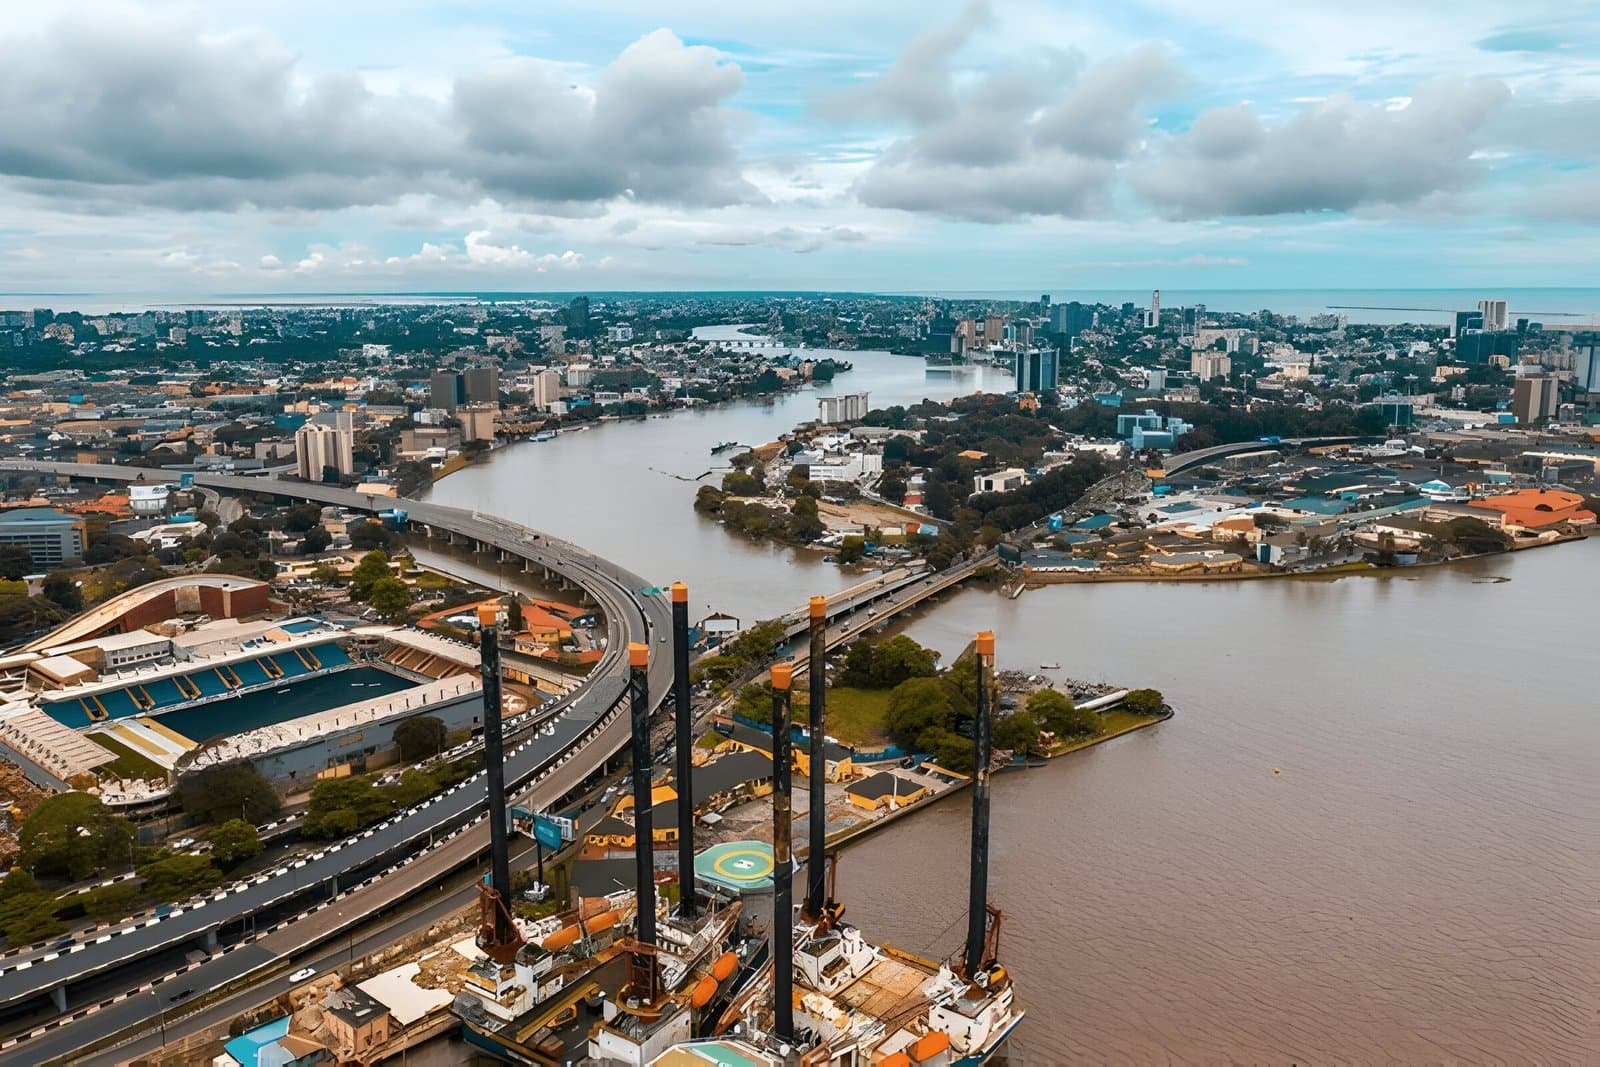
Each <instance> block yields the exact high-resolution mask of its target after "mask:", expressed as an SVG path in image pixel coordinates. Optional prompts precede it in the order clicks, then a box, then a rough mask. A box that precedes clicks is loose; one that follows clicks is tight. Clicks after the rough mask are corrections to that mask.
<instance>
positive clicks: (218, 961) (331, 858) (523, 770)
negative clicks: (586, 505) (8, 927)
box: [0, 461, 672, 1062]
mask: <svg viewBox="0 0 1600 1067" xmlns="http://www.w3.org/2000/svg"><path fill="white" fill-rule="evenodd" d="M3 466H4V467H7V468H11V469H25V470H35V471H46V472H49V473H56V474H66V475H71V476H75V477H85V478H95V477H98V478H114V479H118V480H122V481H131V480H135V479H136V478H137V477H138V476H139V475H141V474H142V475H143V476H144V477H145V478H146V479H147V480H167V477H169V476H164V475H163V473H162V472H154V471H136V470H132V469H130V468H125V467H107V466H100V465H95V464H57V463H40V462H22V461H8V462H6V463H4V464H3ZM173 480H175V478H174V479H173ZM195 480H196V483H197V484H201V485H205V486H207V487H210V488H216V489H224V490H229V491H235V492H254V493H269V492H270V493H276V494H279V495H284V496H290V497H294V498H299V499H310V500H315V501H318V502H321V503H328V504H337V505H341V506H344V507H349V508H354V509H360V510H372V511H375V510H382V509H387V508H393V507H399V508H403V509H404V510H406V511H407V512H408V513H409V515H410V518H411V520H412V521H413V522H420V523H424V524H426V525H428V526H430V527H433V528H435V529H439V530H448V531H452V532H454V533H456V534H458V535H461V536H465V537H468V538H471V539H472V540H474V541H478V542H480V543H482V544H486V545H489V546H492V547H494V548H497V549H501V550H503V551H506V552H508V553H511V554H514V555H516V556H519V557H521V558H524V559H527V560H530V561H531V562H533V563H535V564H538V565H540V566H544V567H548V568H549V569H550V570H552V571H555V572H557V573H559V574H561V575H562V576H563V577H565V578H566V579H567V580H569V581H571V582H573V583H575V584H576V585H578V586H579V588H581V589H583V590H584V592H585V593H587V594H588V595H589V596H590V597H592V598H593V599H594V600H595V602H596V603H597V605H598V606H599V607H600V608H601V610H602V611H603V613H604V614H605V617H606V624H607V635H608V647H607V652H606V655H605V656H604V657H603V658H602V659H601V661H600V663H599V664H597V665H596V667H595V669H594V671H593V672H592V673H591V674H590V676H589V677H588V679H586V681H585V682H584V684H583V685H582V686H580V687H579V688H578V689H577V690H575V691H574V692H573V693H572V694H569V695H568V697H566V698H564V702H563V704H562V705H561V707H560V710H559V712H558V713H557V714H556V715H555V717H554V719H553V720H552V721H551V722H550V724H549V725H548V726H547V727H546V728H545V730H544V731H541V732H540V734H539V736H536V737H534V738H532V739H529V740H526V741H522V742H520V743H518V744H517V745H516V746H515V747H514V748H513V749H511V750H510V751H509V752H508V753H507V761H506V781H507V786H508V788H509V789H510V790H511V791H513V792H516V791H519V790H522V789H525V788H526V787H527V786H528V785H530V784H531V783H532V782H533V781H534V780H535V778H536V777H537V776H541V775H542V776H544V778H545V780H548V781H551V782H554V781H556V780H573V784H576V783H577V782H578V781H581V780H582V778H583V777H585V776H586V775H587V774H588V773H590V772H592V771H593V770H594V769H596V768H598V767H599V766H601V765H602V764H603V762H604V761H605V759H606V758H607V757H608V756H609V755H610V754H611V753H612V752H613V751H615V750H616V748H617V747H620V745H621V744H622V742H623V741H624V740H625V739H626V737H627V729H626V725H625V722H623V720H625V716H617V717H615V718H612V719H610V720H608V721H606V722H600V720H602V719H604V718H605V717H606V716H607V715H608V713H609V712H610V711H611V710H612V709H613V708H614V707H615V706H616V705H617V704H618V702H619V701H621V700H622V699H623V698H624V697H625V691H626V671H627V666H626V645H627V643H628V641H629V640H640V639H644V640H648V641H650V642H651V648H652V662H651V666H650V671H649V683H650V695H651V702H652V705H654V704H656V703H659V701H660V700H661V699H662V698H663V697H664V696H665V695H666V693H667V691H668V689H669V688H670V685H671V673H672V667H671V657H670V655H668V654H667V649H666V646H665V644H664V642H665V640H666V636H667V634H668V633H669V632H670V625H671V614H670V607H669V605H668V604H667V602H666V600H665V599H664V598H662V597H659V596H645V595H643V593H642V590H643V589H644V588H645V587H646V583H645V581H644V580H643V579H642V578H640V577H639V576H637V575H634V574H632V573H630V572H628V571H626V570H623V569H622V568H620V567H617V566H616V565H614V564H611V563H609V562H607V561H605V560H601V559H599V558H598V557H595V556H593V555H591V554H589V553H587V552H585V551H583V550H582V549H580V548H578V547H577V546H575V545H572V544H570V543H568V542H564V541H558V540H555V539H551V538H548V537H546V536H544V535H542V534H539V533H536V532H534V531H531V530H528V529H526V528H525V527H520V526H517V525H515V524H512V523H507V522H503V521H501V520H498V519H493V518H487V517H484V516H481V515H477V514H474V513H471V512H467V511H464V510H462V509H459V508H449V507H444V506H441V505H436V504H429V503H426V502H422V501H410V500H396V499H393V498H385V497H371V496H367V495H365V494H360V493H355V492H353V491H350V490H345V489H340V488H338V487H335V486H322V485H314V484H309V483H307V484H301V483H288V482H282V483H280V482H276V481H269V480H265V479H260V478H239V477H233V476H219V475H199V476H197V477H196V479H195ZM619 725H620V726H621V729H620V730H619V729H618V727H619ZM580 771H581V772H582V773H579V772H580ZM551 788H554V786H553V784H552V786H551ZM482 790H483V780H482V776H481V774H480V775H479V776H477V777H475V778H473V779H471V780H469V781H467V782H465V783H462V785H460V786H458V787H456V788H455V789H454V790H452V791H450V792H448V793H446V794H443V795H441V796H439V797H436V798H434V799H433V800H431V801H429V802H428V803H426V804H424V805H422V806H419V807H418V808H415V809H411V810H409V811H407V812H404V813H401V814H399V815H396V816H394V817H393V818H391V819H389V820H386V821H385V822H384V823H381V824H379V825H378V826H376V827H373V828H371V829H369V830H367V831H364V832H363V833H362V834H361V835H359V836H357V837H354V838H351V839H349V840H347V841H344V842H340V843H338V844H336V845H333V846H330V847H329V848H328V849H326V850H325V851H323V852H320V853H314V854H313V855H312V856H311V857H309V858H307V859H304V860H298V861H295V863H293V864H292V865H290V866H287V867H284V868H280V869H277V870H274V871H272V872H268V873H267V874H264V875H261V876H258V877H257V878H255V879H253V880H252V881H250V882H248V883H246V884H243V885H239V886H231V887H226V888H225V889H223V890H221V891H219V892H218V893H216V894H214V895H212V896H211V897H209V898H206V899H203V900H201V901H199V902H197V903H195V904H194V905H192V906H186V907H183V908H181V909H175V910H174V912H173V913H172V914H171V915H169V916H168V917H166V918H164V919H161V920H159V921H154V922H150V921H146V922H145V923H143V924H139V925H135V926H129V927H125V928H117V929H116V930H111V931H105V932H102V933H101V934H99V935H98V936H97V937H95V938H94V939H93V940H90V941H88V942H86V943H75V944H73V945H71V946H68V947H66V948H65V949H63V950H59V951H58V950H46V951H36V952H33V953H27V954H23V955H21V956H18V957H12V958H10V959H7V960H4V961H0V962H3V966H0V1006H16V1005H21V1004H23V1003H25V1002H27V1001H28V1000H30V999H32V998H34V997H37V996H39V995H40V994H41V993H44V992H46V991H49V990H51V989H53V988H55V987H58V986H61V985H63V984H69V983H72V982H77V981H80V980H83V979H86V978H89V977H91V976H93V975H96V974H100V973H104V972H108V971H110V970H112V969H114V968H119V967H125V966H127V965H128V964H130V963H132V962H134V961H137V960H138V959H140V958H142V957H144V956H147V955H150V954H153V953H156V952H160V951H162V950H166V949H171V948H174V947H177V946H181V945H184V944H186V943H199V942H200V941H201V940H202V939H203V938H204V937H205V935H206V934H207V933H208V932H212V931H215V930H217V929H218V928H220V927H221V926H223V925H225V924H226V923H229V922H234V921H237V920H238V919H239V918H240V917H241V916H245V915H250V914H253V913H256V912H259V911H261V910H263V909H266V908H269V907H273V906H275V905H279V904H282V903H283V902H284V901H286V900H288V899H291V898H293V897H295V896H297V895H299V894H302V893H305V892H307V891H308V889H310V888H312V887H317V886H321V885H324V884H327V885H330V886H332V885H335V884H337V880H338V879H339V878H340V877H341V876H349V875H351V874H353V873H354V872H358V871H362V870H366V869H369V868H370V867H372V866H373V865H381V864H383V863H384V862H386V861H389V860H391V859H395V860H398V859H400V858H404V857H407V856H409V855H411V854H413V853H415V852H416V847H415V844H416V842H418V841H419V839H420V840H427V839H428V838H430V837H437V836H439V835H441V834H444V833H447V832H449V831H450V830H452V829H456V828H458V827H460V826H462V825H464V824H466V823H468V822H470V821H471V820H472V819H473V817H474V816H475V815H476V814H477V813H479V812H480V811H481V809H482V808H483V805H484V801H485V796H484V794H483V792H482ZM539 792H540V793H544V792H546V790H545V789H543V788H541V789H540V790H539ZM556 795H559V794H556ZM473 833H476V834H480V835H482V836H485V837H486V836H487V830H486V828H485V827H483V826H481V825H480V826H478V827H477V828H475V831H469V832H468V833H467V834H463V835H461V836H462V837H463V838H468V837H471V836H472V835H473ZM443 847H444V848H446V849H451V850H452V851H451V854H450V855H453V856H455V857H457V858H458V857H459V856H460V855H461V854H464V853H466V852H467V851H468V849H467V847H466V844H465V843H462V844H460V845H456V844H455V843H454V842H452V843H451V845H446V846H443ZM418 862H419V863H421V864H423V865H424V867H425V869H427V870H429V871H432V872H434V873H435V874H437V873H442V872H443V871H446V870H449V869H451V868H450V867H449V866H448V865H445V866H441V863H442V862H444V863H447V862H448V860H447V854H444V853H440V854H430V855H426V856H423V857H420V858H419V860H418ZM399 870H400V871H406V870H408V867H401V868H399ZM397 873H398V872H397ZM389 877H393V875H390V876H389ZM375 884H376V885H382V884H383V882H382V881H381V880H380V881H379V882H378V883H375ZM366 891H367V890H365V889H364V890H362V893H365V892H366ZM328 910H331V909H324V910H323V912H320V913H318V914H320V915H324V916H325V915H326V913H327V911H328ZM368 914H370V909H369V910H368ZM315 918H316V916H311V917H308V919H303V920H301V921H300V922H292V923H289V924H287V925H286V926H285V927H284V930H294V929H296V928H297V927H301V922H304V923H307V925H306V926H305V927H303V928H301V929H302V930H303V932H304V934H305V940H306V943H307V944H309V943H314V940H315V939H316V938H317V937H318V936H326V933H327V932H328V931H327V930H326V929H325V926H326V924H325V923H311V922H310V921H309V920H312V919H315ZM257 966H259V961H258V960H257V959H255V958H254V956H253V953H252V952H251V951H249V950H247V949H246V948H239V949H235V950H233V951H231V952H227V953H224V954H223V955H221V956H219V957H217V958H215V959H213V960H211V961H209V962H208V963H207V964H206V965H205V967H206V968H207V969H208V970H207V972H206V978H205V980H206V988H215V987H217V986H219V985H223V984H226V983H227V982H229V981H232V980H235V979H237V978H239V977H242V976H244V975H246V974H248V973H250V972H251V971H252V970H254V969H255V968H256V967H257ZM190 973H191V974H198V973H199V971H198V970H197V971H194V972H190ZM144 977H148V976H147V975H146V976H142V977H141V979H139V980H143V978H144ZM87 999H88V1000H89V1001H90V1002H98V999H99V998H97V997H89V998H87ZM84 1006H85V1005H83V1004H79V1003H77V1002H75V1001H74V1000H73V998H72V995H71V986H70V984H69V985H68V1011H69V1012H74V1011H76V1010H79V1009H80V1008H82V1007H84ZM115 1007H116V1006H113V1007H112V1008H105V1009H102V1010H101V1011H99V1012H97V1013H96V1014H94V1015H90V1016H88V1017H86V1018H84V1019H81V1020H78V1021H77V1022H69V1023H66V1024H64V1025H63V1026H62V1027H61V1028H60V1029H58V1030H56V1031H52V1034H51V1035H50V1036H55V1035H58V1034H61V1035H63V1036H64V1032H65V1031H70V1030H73V1029H76V1028H78V1027H83V1028H84V1029H86V1030H88V1031H91V1035H90V1036H92V1034H93V1033H107V1032H112V1031H113V1030H114V1027H113V1026H112V1022H113V1020H112V1018H111V1017H110V1015H109V1013H110V1012H111V1011H112V1010H114V1008H115ZM36 1040H37V1039H36ZM32 1045H33V1042H31V1041H28V1042H24V1043H23V1044H22V1045H20V1046H13V1047H11V1048H6V1049H4V1050H0V1062H4V1061H6V1060H9V1059H13V1058H15V1057H16V1056H17V1055H18V1054H23V1058H25V1059H28V1060H34V1061H37V1054H36V1053H35V1052H34V1051H33V1048H32ZM19 1062H20V1060H19Z"/></svg>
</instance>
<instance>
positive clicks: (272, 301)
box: [0, 277, 1600, 326]
mask: <svg viewBox="0 0 1600 1067" xmlns="http://www.w3.org/2000/svg"><path fill="white" fill-rule="evenodd" d="M1162 281H1163V279H1161V278H1158V277H1152V278H1151V279H1150V282H1151V288H1160V289H1161V295H1162V301H1163V303H1166V304H1168V305H1169V306H1172V307H1178V306H1182V305H1193V304H1204V305H1206V307H1207V308H1209V309H1211V310H1213V311H1221V312H1253V311H1260V310H1261V309H1262V308H1268V309H1270V310H1272V311H1274V312H1277V313H1279V314H1284V315H1299V316H1309V315H1315V314H1319V313H1322V312H1325V311H1329V310H1339V309H1340V308H1352V309H1355V310H1348V311H1344V312H1342V313H1343V314H1346V315H1348V316H1349V319H1350V321H1351V322H1353V323H1362V324H1383V323H1397V322H1418V323H1445V322H1447V321H1448V316H1449V315H1450V314H1451V313H1453V312H1454V311H1456V310H1459V309H1461V308H1470V307H1475V306H1477V302H1478V301H1479V300H1481V299H1484V298H1485V297H1491V296H1494V297H1499V298H1502V299H1505V300H1507V301H1509V303H1510V304H1511V313H1512V314H1513V315H1519V314H1520V315H1525V316H1527V317H1530V318H1532V319H1535V320H1538V319H1540V317H1541V316H1544V317H1547V318H1549V319H1550V321H1551V322H1553V323H1558V324H1572V323H1579V324H1584V323H1586V322H1588V323H1593V324H1595V325H1597V326H1600V287H1597V286H1503V285H1480V286H1453V287H1449V288H1439V289H1419V288H1381V287H1380V288H1361V289H1355V288H1338V287H1331V286H1319V287H1307V288H1298V289H1269V288H1206V287H1193V288H1176V287H1167V286H1163V285H1162V284H1161V283H1162ZM574 292H577V290H573V291H570V292H569V291H562V292H553V291H550V292H533V291H530V292H510V291H492V290H485V291H478V292H427V291H423V292H388V293H383V292H357V293H331V292H330V293H194V294H188V295H180V294H174V293H100V292H91V293H44V292H32V293H27V292H0V310H17V311H27V310H31V309H32V308H36V307H50V308H52V309H54V310H56V311H77V312H81V313H83V314H86V315H106V314H116V313H130V312H139V311H145V310H156V311H160V310H172V309H174V308H197V309H227V310H237V309H240V308H251V307H369V306H384V305H389V306H392V305H402V304H472V303H495V302H501V301H523V300H550V301H558V302H560V301H565V300H568V299H570V298H571V297H572V295H573V293H574ZM584 292H586V293H588V295H590V296H593V297H596V298H603V297H608V296H609V297H650V296H654V295H661V291H659V290H647V289H639V290H612V291H608V292H599V291H594V290H584ZM692 292H694V293H695V295H697V296H702V297H706V296H741V295H743V296H749V297H761V296H782V295H801V294H805V295H852V296H874V295H877V296H884V297H894V298H905V299H916V298H935V299H990V300H1008V301H1018V302H1034V301H1037V300H1038V299H1039V297H1040V295H1041V294H1042V293H1049V294H1050V297H1051V301H1052V302H1053V303H1058V304H1060V303H1065V302H1067V301H1070V300H1080V301H1084V302H1087V303H1099V304H1112V305H1117V304H1122V303H1127V302H1132V303H1136V304H1143V303H1145V302H1147V301H1148V300H1149V298H1150V289H1149V288H1092V287H1083V286H1071V285H1055V286H1050V285H1045V286H1041V287H1040V288H1038V289H1030V290H1020V289H997V290H983V289H955V288H935V287H919V288H915V289H897V290H872V289H863V290H853V291H841V290H822V289H817V290H802V289H785V290H704V291H692ZM1389 308H1403V309H1406V310H1404V311H1389V310H1386V309H1389Z"/></svg>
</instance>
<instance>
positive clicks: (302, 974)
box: [289, 967, 317, 982]
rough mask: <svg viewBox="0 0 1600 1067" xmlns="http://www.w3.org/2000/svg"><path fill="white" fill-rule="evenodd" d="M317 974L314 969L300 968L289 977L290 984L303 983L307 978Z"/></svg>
mask: <svg viewBox="0 0 1600 1067" xmlns="http://www.w3.org/2000/svg"><path fill="white" fill-rule="evenodd" d="M316 973H317V969H316V968H315V967H302V968H300V969H299V970H298V971H296V972H294V973H293V974H291V975H290V976H289V981H291V982H304V981H305V980H306V979H307V978H310V977H311V976H312V975H314V974H316Z"/></svg>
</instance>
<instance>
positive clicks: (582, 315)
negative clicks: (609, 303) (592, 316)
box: [562, 296, 589, 332]
mask: <svg viewBox="0 0 1600 1067" xmlns="http://www.w3.org/2000/svg"><path fill="white" fill-rule="evenodd" d="M562 317H563V318H564V319H566V327H567V329H569V330H572V331H574V332H578V331H581V330H587V329H588V328H589V298H588V297H586V296H575V297H573V298H572V300H571V302H570V303H568V304H567V306H566V309H565V310H564V311H563V312H562Z"/></svg>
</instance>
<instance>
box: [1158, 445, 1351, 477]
mask: <svg viewBox="0 0 1600 1067" xmlns="http://www.w3.org/2000/svg"><path fill="white" fill-rule="evenodd" d="M1360 440H1361V438H1359V437H1284V438H1280V439H1279V440H1277V441H1262V440H1260V439H1257V440H1254V441H1235V442H1233V443H1232V444H1227V445H1212V446H1211V447H1210V448H1197V449H1195V450H1194V451H1192V452H1179V453H1178V454H1177V455H1173V456H1168V457H1167V459H1166V462H1165V463H1163V464H1162V465H1161V473H1162V474H1164V475H1166V474H1178V473H1180V472H1182V471H1186V470H1190V469H1192V468H1194V467H1202V466H1204V465H1205V464H1207V463H1210V462H1211V461H1213V460H1218V459H1223V458H1225V457H1227V456H1241V455H1244V454H1245V453H1246V452H1260V451H1262V450H1263V449H1269V448H1316V447H1317V446H1319V445H1347V444H1355V443H1356V442H1358V441H1360Z"/></svg>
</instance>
